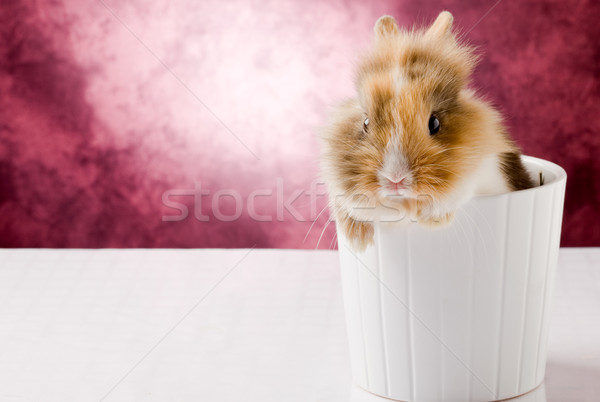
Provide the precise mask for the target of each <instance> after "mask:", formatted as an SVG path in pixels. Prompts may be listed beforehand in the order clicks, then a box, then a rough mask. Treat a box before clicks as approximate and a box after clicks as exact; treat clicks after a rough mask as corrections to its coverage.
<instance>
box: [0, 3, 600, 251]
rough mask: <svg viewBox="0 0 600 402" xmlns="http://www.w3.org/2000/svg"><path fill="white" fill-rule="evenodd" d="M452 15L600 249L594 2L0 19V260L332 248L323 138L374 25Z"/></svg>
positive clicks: (512, 120) (521, 133)
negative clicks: (156, 250)
mask: <svg viewBox="0 0 600 402" xmlns="http://www.w3.org/2000/svg"><path fill="white" fill-rule="evenodd" d="M443 9H448V10H450V11H451V12H452V13H453V14H454V16H455V25H456V26H457V27H458V28H459V29H461V30H462V31H463V32H465V33H466V38H467V39H468V40H469V41H470V42H471V43H473V44H475V45H478V46H480V49H481V51H482V52H483V59H482V62H481V64H480V66H479V68H478V69H477V72H476V75H475V80H474V85H475V87H477V88H479V89H480V91H481V92H482V93H483V94H486V96H487V97H488V98H489V99H491V100H492V101H494V102H495V103H496V104H497V105H498V106H499V107H500V108H501V110H502V111H503V113H504V114H505V116H506V120H507V124H508V126H509V127H510V129H511V132H512V134H513V136H514V138H515V139H516V140H517V142H518V143H519V144H520V145H521V146H522V148H523V150H524V152H525V153H526V154H529V155H533V156H537V157H541V158H545V159H549V160H552V161H554V162H556V163H558V164H560V165H562V166H563V167H564V168H565V169H566V170H567V173H568V174H569V181H568V189H567V190H568V191H567V199H566V209H565V218H564V229H563V238H562V244H563V245H564V246H593V245H595V246H600V225H599V222H600V208H598V205H600V135H599V134H598V133H597V126H598V122H597V121H596V120H598V118H599V116H600V106H599V105H600V102H599V84H600V68H599V65H600V60H599V59H600V55H599V51H600V47H599V45H598V38H599V37H600V24H598V22H597V18H598V16H599V15H600V3H598V2H597V1H592V0H588V1H538V0H536V1H527V2H521V1H519V2H514V1H500V2H499V3H498V2H496V1H486V2H480V1H458V0H452V1H421V2H417V1H411V2H408V1H398V2H392V1H383V0H378V1H372V2H358V1H357V2H350V1H341V0H334V1H326V2H324V1H314V0H303V1H295V2H285V1H275V0H272V1H260V2H259V1H245V0H234V1H220V0H219V1H217V0H207V1H201V2H196V1H187V2H186V1H178V2H164V1H156V2H148V1H144V2H142V1H139V0H134V1H128V2H118V1H114V0H104V1H79V0H77V1H75V0H62V1H61V0H58V1H54V2H45V1H8V2H3V3H2V6H1V8H0V246H3V247H250V246H253V245H256V246H257V247H288V248H315V247H316V246H317V241H318V238H319V236H320V235H321V233H323V238H322V240H321V244H320V246H319V248H328V247H332V246H333V245H334V243H332V240H333V233H334V229H333V224H332V225H330V226H329V227H328V228H327V229H324V227H325V224H326V222H327V220H328V213H327V211H325V212H324V213H323V214H322V215H321V216H320V217H319V218H318V219H317V222H316V224H315V225H314V227H313V228H312V230H311V231H310V233H309V234H308V236H307V238H306V240H305V241H304V238H305V235H306V234H307V232H308V231H309V227H310V226H311V221H312V220H313V219H314V218H315V217H316V216H317V214H318V212H319V211H320V210H321V209H322V208H323V207H324V206H325V204H326V198H325V197H324V196H323V195H322V192H323V188H322V186H315V183H316V180H317V174H318V169H317V155H318V144H317V140H316V131H317V128H318V127H319V125H321V124H322V123H323V121H324V117H325V115H326V111H327V107H328V106H329V105H331V104H332V103H334V102H336V101H337V100H339V99H340V98H343V97H345V96H350V95H351V94H352V74H353V63H354V61H355V59H356V56H357V55H358V54H359V53H360V51H361V50H362V49H364V48H365V47H366V46H367V45H368V43H369V40H370V35H371V30H372V26H373V24H374V22H375V20H376V19H377V17H379V16H380V15H382V14H392V15H394V16H395V17H396V18H397V19H398V21H399V22H400V23H401V24H402V25H411V24H412V23H413V22H415V21H416V22H419V23H425V22H429V21H431V20H432V18H434V17H435V15H437V13H438V12H439V11H441V10H443ZM482 18H483V19H482ZM236 137H237V138H236ZM195 186H197V187H196V189H197V190H198V189H200V190H203V191H208V192H209V194H207V195H203V196H202V197H200V196H198V197H196V200H199V201H200V203H197V204H194V197H193V196H191V195H185V194H191V190H192V189H194V188H195ZM311 188H312V190H311ZM186 189H188V191H187V192H186V191H185V190H186ZM165 192H167V193H166V194H165ZM309 193H310V194H313V196H310V195H309ZM176 194H179V195H176ZM182 194H183V195H182ZM198 194H200V193H198ZM269 194H271V195H269ZM296 195H299V196H298V198H297V199H295V201H294V202H293V203H292V204H291V208H285V205H283V203H282V202H278V198H279V201H285V200H286V199H287V200H288V201H290V202H291V201H292V200H294V198H295V196H296ZM163 196H165V197H167V202H169V201H170V202H178V203H181V204H182V205H185V206H186V207H187V208H188V212H189V215H188V217H187V218H186V219H180V218H177V215H179V214H180V211H179V210H178V209H174V208H171V207H170V205H174V204H168V203H167V204H165V203H164V202H163ZM177 205H179V204H177ZM278 205H279V207H278ZM215 208H216V210H215ZM236 208H240V210H237V209H236ZM249 211H250V212H249ZM195 215H196V216H199V217H201V219H206V218H202V216H205V217H207V218H208V221H202V220H199V219H197V218H196V217H195ZM238 215H239V218H237V216H238ZM164 216H170V218H163V217H164ZM257 217H258V219H257ZM261 217H262V218H261ZM266 217H271V221H268V219H267V218H266ZM234 218H236V219H234ZM165 219H166V220H165ZM257 220H259V221H257Z"/></svg>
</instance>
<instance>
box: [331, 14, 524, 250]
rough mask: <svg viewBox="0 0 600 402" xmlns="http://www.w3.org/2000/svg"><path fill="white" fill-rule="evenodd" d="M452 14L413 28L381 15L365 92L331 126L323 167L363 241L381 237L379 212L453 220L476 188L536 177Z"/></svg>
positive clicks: (337, 207)
mask: <svg viewBox="0 0 600 402" xmlns="http://www.w3.org/2000/svg"><path fill="white" fill-rule="evenodd" d="M452 20H453V18H452V15H451V14H450V13H449V12H447V11H444V12H442V13H440V15H439V16H438V17H437V19H436V20H435V22H434V23H433V24H432V25H431V26H430V27H429V28H428V29H426V30H412V31H410V32H405V31H401V30H400V29H399V28H398V24H397V23H396V21H395V20H394V18H393V17H391V16H383V17H381V18H380V19H379V20H378V21H377V23H376V24H375V28H374V31H375V40H374V43H373V47H372V49H371V51H370V53H369V54H368V55H367V56H366V57H365V58H364V59H363V60H362V61H361V62H360V64H359V68H358V74H357V78H356V89H357V92H358V96H357V97H356V98H354V99H350V100H347V101H346V102H344V103H342V104H341V105H339V106H338V107H337V109H336V110H335V113H334V114H333V116H332V118H331V121H330V123H329V124H328V126H327V127H326V128H325V130H324V133H323V137H324V144H323V145H324V146H323V156H322V174H323V177H324V179H325V181H326V182H327V184H328V187H329V193H330V202H331V207H332V209H333V213H334V216H335V219H336V222H337V225H338V227H339V228H340V229H341V231H342V233H343V234H344V235H345V237H346V238H347V239H348V240H349V242H350V244H351V245H352V247H353V248H354V249H356V250H362V249H364V248H365V247H366V246H367V245H368V244H369V243H371V242H372V239H373V226H372V222H373V221H374V220H377V219H384V218H385V219H387V220H393V219H392V218H394V217H395V218H396V220H407V218H408V219H410V220H416V221H417V222H419V223H422V224H425V225H433V226H436V225H443V224H446V223H448V222H450V221H451V220H452V219H453V216H454V213H455V211H456V209H457V208H458V207H459V206H460V205H462V204H463V203H465V202H466V201H467V200H469V199H470V198H472V197H473V196H474V195H479V194H498V193H503V192H508V191H514V190H520V189H525V188H529V187H532V186H533V182H532V180H531V178H530V176H529V174H528V173H527V171H526V170H525V167H524V166H523V164H522V163H521V159H520V151H519V149H518V148H517V146H516V145H515V144H514V143H513V141H512V140H511V139H510V138H509V137H508V135H507V132H506V129H505V128H504V127H503V125H502V118H501V116H500V114H499V113H498V112H497V111H496V110H495V109H494V108H493V107H492V106H491V105H490V104H489V103H487V102H486V101H484V100H482V99H480V98H478V97H477V96H476V95H475V93H474V91H473V90H471V89H469V88H468V87H467V84H468V80H469V76H470V74H471V72H472V70H473V68H474V66H475V64H476V57H475V55H474V54H473V49H472V48H471V47H469V46H466V45H464V44H461V43H459V42H458V41H457V39H456V38H455V36H454V35H453V33H452V32H451V27H452Z"/></svg>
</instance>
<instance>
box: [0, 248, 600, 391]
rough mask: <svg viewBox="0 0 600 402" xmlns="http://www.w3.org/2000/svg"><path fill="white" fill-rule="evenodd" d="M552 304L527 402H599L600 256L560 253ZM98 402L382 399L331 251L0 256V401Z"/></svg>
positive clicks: (27, 252)
mask: <svg viewBox="0 0 600 402" xmlns="http://www.w3.org/2000/svg"><path fill="white" fill-rule="evenodd" d="M554 296H555V297H554V305H553V319H552V325H551V330H550V331H551V332H550V338H549V357H548V366H547V372H546V380H545V388H540V389H538V390H536V391H535V392H534V394H533V395H530V396H528V399H527V400H528V401H529V400H535V401H546V400H547V401H557V402H558V401H560V402H574V401H600V249H591V248H590V249H561V252H560V257H559V268H558V275H557V284H556V290H555V295H554ZM522 399H523V398H518V399H514V400H513V401H521V400H522ZM101 400H104V401H219V402H220V401H236V402H237V401H268V402H270V401H277V402H279V401H286V402H287V401H291V402H293V401H303V402H307V401H315V402H316V401H324V402H326V401H333V402H337V401H373V402H376V401H381V402H383V401H385V400H384V399H381V398H378V397H375V396H373V395H371V394H368V393H367V392H365V391H363V390H361V389H358V388H357V387H355V386H354V385H352V380H351V376H350V363H349V359H348V351H347V343H346V335H345V327H344V314H343V306H342V297H341V289H340V277H339V266H338V260H337V253H336V252H334V251H300V250H112V249H109V250H46V249H40V250H30V249H20V250H19V249H16V250H8V249H4V250H2V249H0V402H4V401H15V402H17V401H61V402H65V401H101ZM523 400H525V399H523Z"/></svg>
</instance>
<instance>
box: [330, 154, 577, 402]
mask: <svg viewBox="0 0 600 402" xmlns="http://www.w3.org/2000/svg"><path fill="white" fill-rule="evenodd" d="M523 161H524V162H525V165H526V166H527V168H528V170H530V172H531V173H532V176H534V177H538V175H539V172H540V171H542V172H543V175H544V178H545V183H544V185H543V186H540V187H535V188H532V189H528V190H523V191H517V192H511V193H507V194H501V195H494V196H482V197H476V198H474V199H472V200H471V201H469V202H468V203H467V204H465V205H464V206H463V207H461V209H460V210H459V211H458V212H457V215H456V218H455V220H454V222H453V223H452V224H451V225H449V226H448V227H445V228H442V229H428V228H424V227H421V226H419V225H417V224H414V223H410V224H406V225H401V224H389V223H387V224H386V223H375V224H374V225H375V242H374V245H372V246H370V247H368V248H367V249H366V250H365V251H364V252H360V253H356V252H354V251H353V250H352V249H350V248H349V247H348V245H347V242H346V241H345V239H344V238H343V235H342V234H341V233H338V236H339V254H340V262H341V270H342V286H343V293H344V303H345V309H346V320H347V328H348V337H349V344H350V356H351V362H352V372H353V377H354V380H355V382H356V383H357V384H358V385H359V386H360V387H362V388H364V389H365V390H367V391H370V392H372V393H374V394H377V395H380V396H384V397H387V398H391V399H396V400H402V401H460V402H465V401H495V400H501V399H507V398H512V397H515V396H518V395H522V394H524V393H527V392H529V391H531V390H533V389H534V388H536V387H537V386H538V385H540V384H541V383H542V381H543V378H544V372H545V365H546V344H547V336H548V322H549V317H550V311H549V310H550V308H549V307H550V299H551V295H552V290H553V287H554V277H555V270H556V262H557V254H558V248H559V241H560V231H561V221H562V211H563V201H564V191H565V183H566V173H565V171H564V170H563V169H562V168H561V167H559V166H557V165H555V164H553V163H550V162H547V161H544V160H541V159H537V158H532V157H523Z"/></svg>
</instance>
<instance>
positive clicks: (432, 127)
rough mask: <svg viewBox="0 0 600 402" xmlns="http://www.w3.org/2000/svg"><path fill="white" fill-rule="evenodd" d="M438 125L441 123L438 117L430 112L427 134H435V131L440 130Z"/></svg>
mask: <svg viewBox="0 0 600 402" xmlns="http://www.w3.org/2000/svg"><path fill="white" fill-rule="evenodd" d="M440 127H441V125H440V121H439V119H438V118H437V117H435V115H433V114H432V115H431V117H430V118H429V134H430V135H434V134H437V132H438V131H440Z"/></svg>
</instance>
